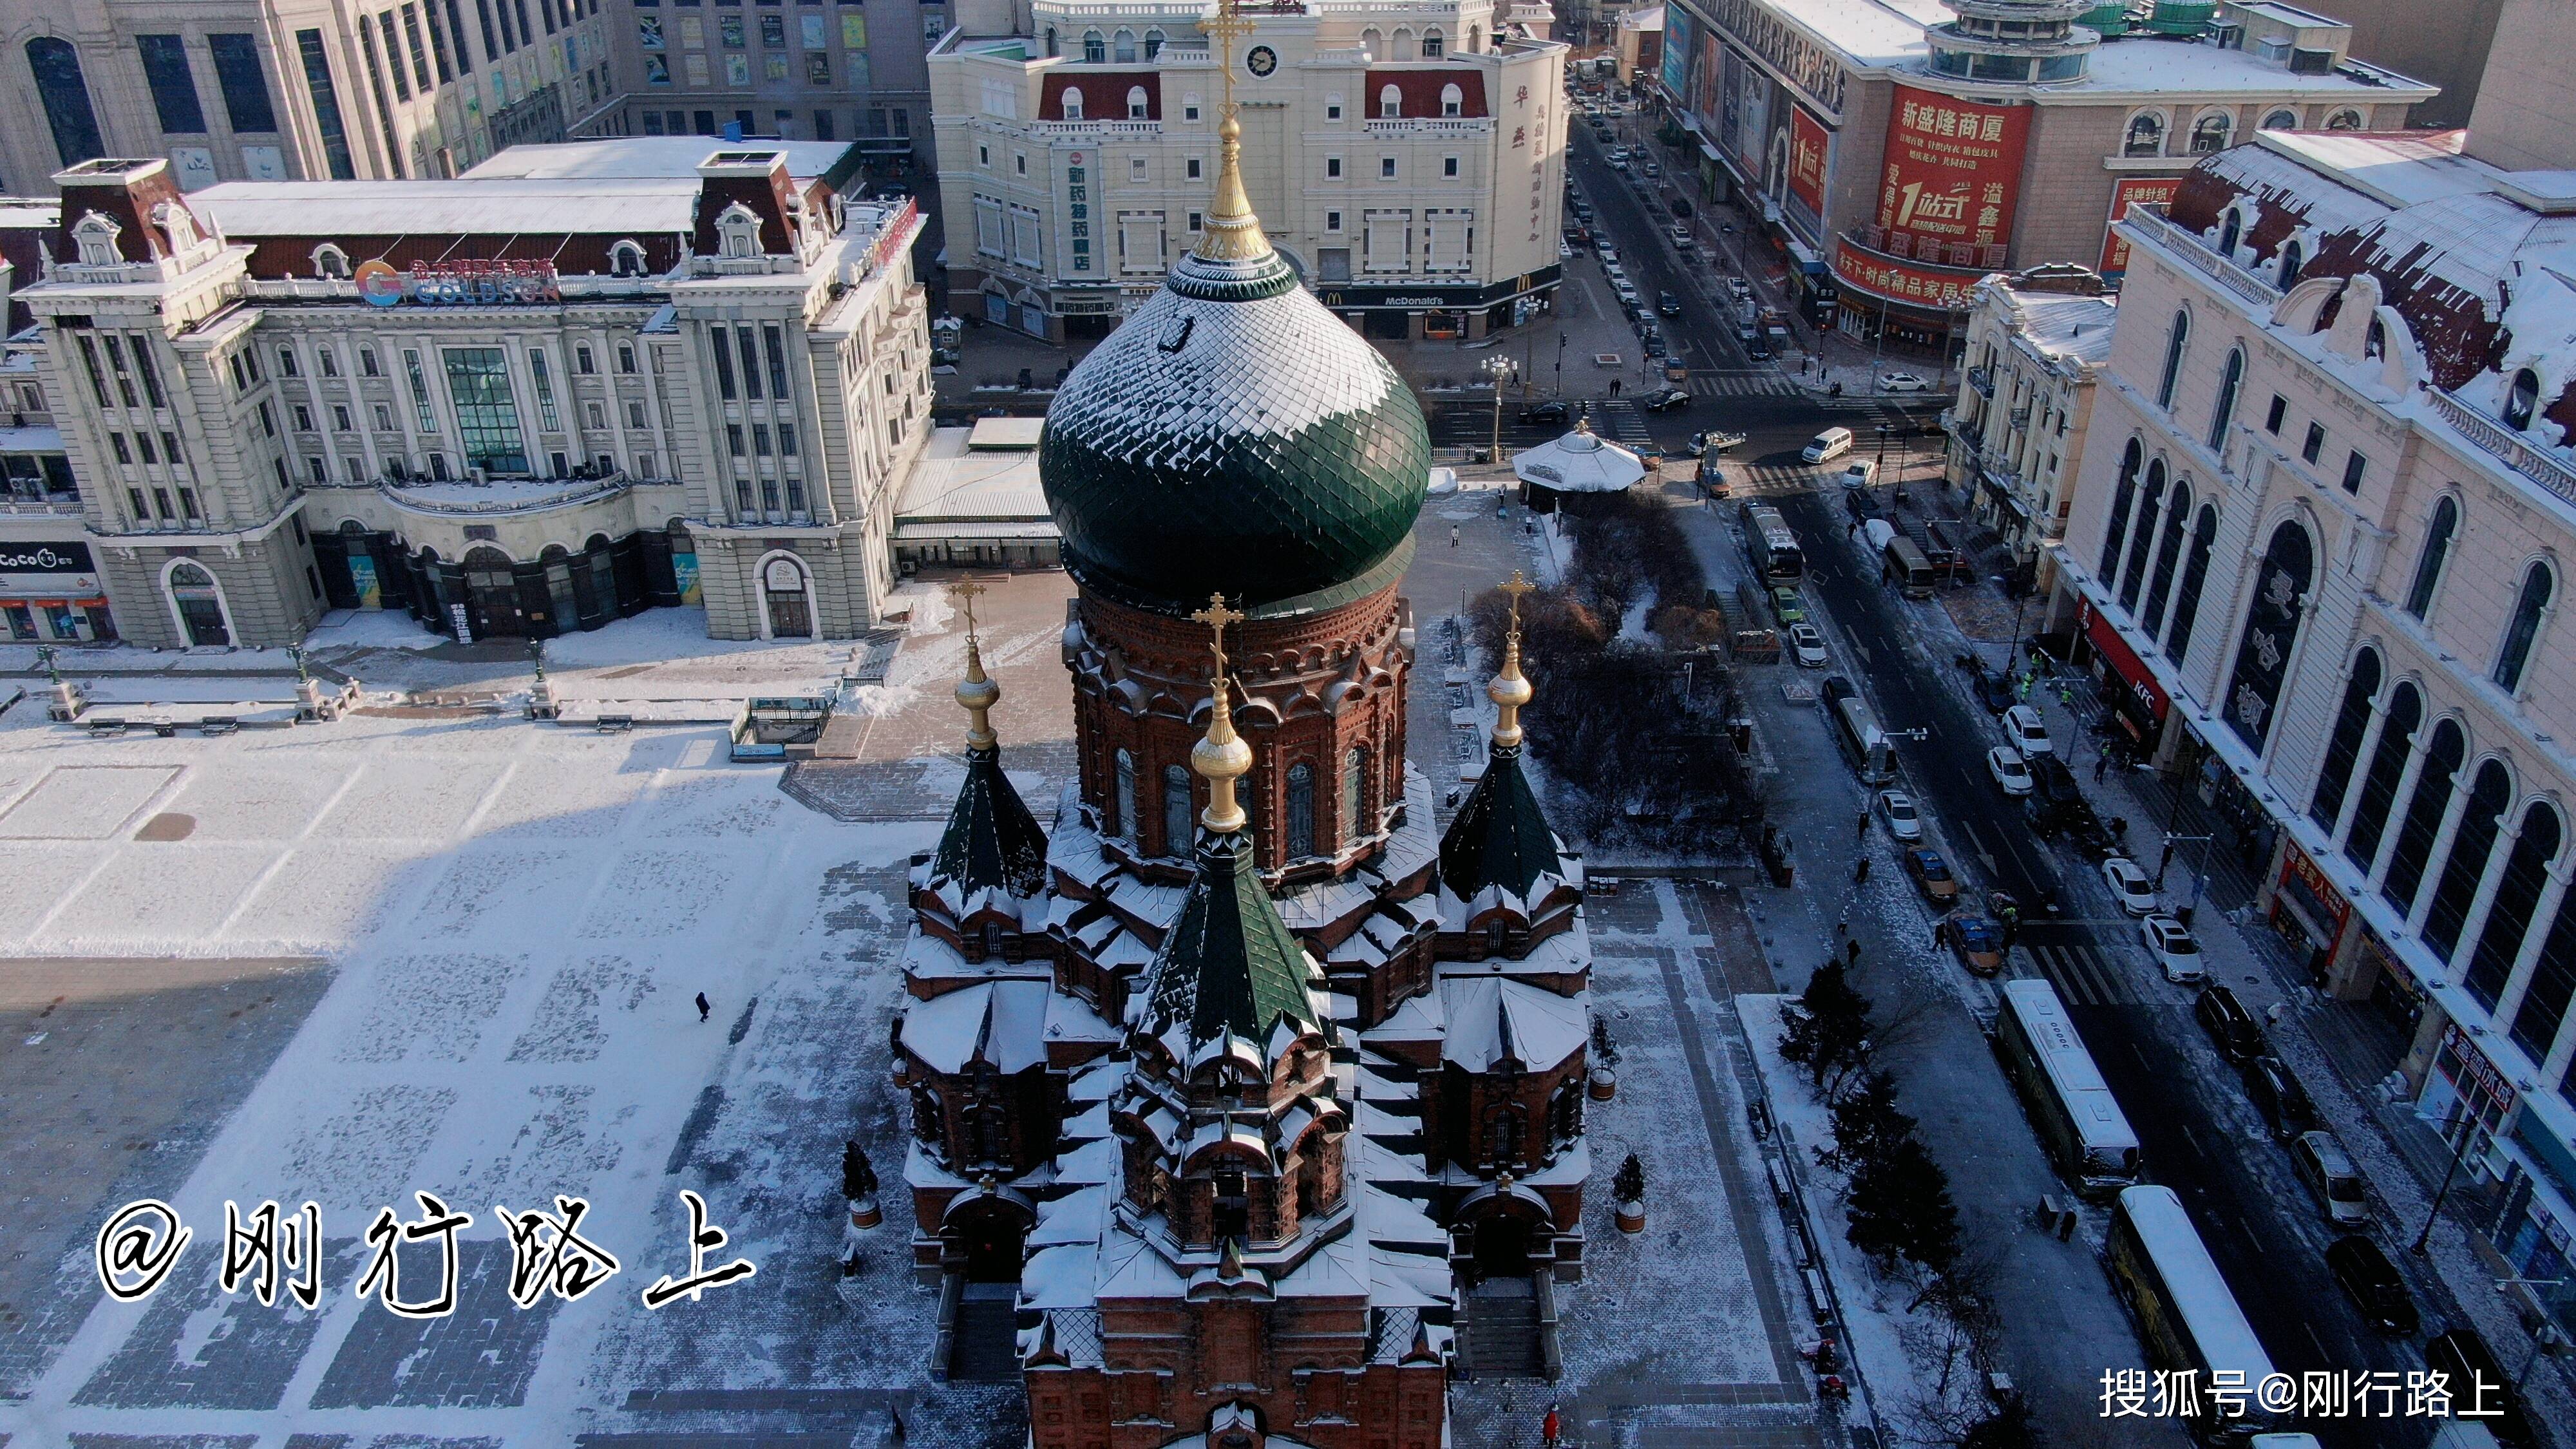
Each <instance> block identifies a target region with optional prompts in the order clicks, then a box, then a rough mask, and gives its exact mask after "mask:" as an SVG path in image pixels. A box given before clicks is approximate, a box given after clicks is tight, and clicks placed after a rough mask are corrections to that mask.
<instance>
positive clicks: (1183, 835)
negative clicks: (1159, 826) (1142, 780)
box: [1163, 765, 1190, 855]
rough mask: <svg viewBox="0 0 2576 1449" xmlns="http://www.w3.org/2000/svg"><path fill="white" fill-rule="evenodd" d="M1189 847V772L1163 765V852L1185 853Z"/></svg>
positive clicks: (1166, 853)
mask: <svg viewBox="0 0 2576 1449" xmlns="http://www.w3.org/2000/svg"><path fill="white" fill-rule="evenodd" d="M1189 849H1190V772H1189V771H1187V770H1184V769H1182V768H1181V767H1180V766H1178V765H1165V766H1164V767H1163V853H1164V854H1165V855H1186V854H1188V853H1189Z"/></svg>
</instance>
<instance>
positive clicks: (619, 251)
mask: <svg viewBox="0 0 2576 1449" xmlns="http://www.w3.org/2000/svg"><path fill="white" fill-rule="evenodd" d="M608 270H609V274H610V275H612V276H619V277H640V276H642V275H644V244H643V243H642V242H634V241H622V242H619V243H618V244H617V245H615V246H613V247H610V248H609V249H608Z"/></svg>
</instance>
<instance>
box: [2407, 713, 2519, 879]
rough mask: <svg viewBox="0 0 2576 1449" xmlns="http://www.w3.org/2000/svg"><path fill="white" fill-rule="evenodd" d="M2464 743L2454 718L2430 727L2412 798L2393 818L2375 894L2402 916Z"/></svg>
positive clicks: (2439, 824)
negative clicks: (2390, 846) (2391, 844)
mask: <svg viewBox="0 0 2576 1449" xmlns="http://www.w3.org/2000/svg"><path fill="white" fill-rule="evenodd" d="M2468 748H2469V740H2468V736H2467V735H2465V734H2463V733H2461V731H2460V723H2459V721H2457V720H2451V719H2446V720H2443V721H2442V722H2441V723H2439V724H2437V725H2435V726H2433V742H2432V743H2431V744H2430V745H2428V746H2426V747H2425V750H2424V760H2423V763H2422V764H2421V765H2420V766H2419V767H2418V768H2417V770H2416V774H2415V794H2414V797H2413V798H2412V799H2410V800H2408V801H2407V802H2406V812H2405V813H2404V814H2403V815H2401V816H2399V817H2398V821H2397V846H2396V849H2395V850H2394V851H2393V852H2391V854H2390V856H2389V861H2388V875H2387V877H2386V878H2385V879H2384V880H2382V881H2381V882H2380V886H2379V894H2380V898H2381V899H2383V900H2385V901H2387V902H2388V904H2389V905H2390V906H2391V907H2392V908H2394V909H2395V910H2396V912H2397V913H2398V914H2399V915H2401V916H2402V915H2405V914H2406V913H2407V912H2409V911H2411V910H2413V909H2414V908H2415V892H2416V889H2417V888H2418V887H2420V886H2421V885H2422V884H2423V883H2424V868H2425V866H2426V865H2427V864H2429V863H2430V861H2431V859H2432V854H2433V837H2434V836H2435V835H2437V834H2438V833H2440V831H2441V828H2442V815H2443V812H2445V811H2447V810H2449V809H2450V808H2451V778H2452V777H2453V776H2455V775H2457V774H2458V773H2459V772H2460V760H2461V758H2462V757H2463V756H2464V755H2466V754H2467V753H2468ZM2489 815H2490V817H2492V815H2493V812H2492V811H2490V812H2489Z"/></svg>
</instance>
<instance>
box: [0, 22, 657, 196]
mask: <svg viewBox="0 0 2576 1449" xmlns="http://www.w3.org/2000/svg"><path fill="white" fill-rule="evenodd" d="M67 3H68V4H69V5H70V8H69V9H68V10H65V9H62V8H60V7H58V6H42V7H38V6H22V7H19V9H18V10H17V11H16V12H15V14H16V17H17V18H16V19H15V20H14V21H13V23H12V25H11V27H10V28H9V30H8V33H7V36H6V39H5V41H0V189H16V190H18V191H34V190H36V189H38V188H40V187H41V186H43V184H44V182H45V178H47V177H48V176H51V175H52V174H53V173H54V172H56V171H58V170H61V169H63V168H65V167H68V166H74V165H77V164H79V163H80V162H83V161H89V160H94V159H97V158H100V157H108V156H120V157H145V156H150V157H159V158H160V159H162V160H164V161H167V162H168V163H169V165H170V177H171V180H172V182H173V183H174V184H175V185H177V186H178V188H179V189H180V190H182V191H195V190H197V189H199V188H201V187H205V186H211V185H213V184H214V183H216V182H218V181H241V180H251V181H291V180H324V179H333V178H336V179H340V180H349V179H353V178H371V179H389V178H403V177H414V178H417V177H445V176H454V175H456V174H458V173H459V172H461V171H464V170H465V169H467V168H468V167H471V166H473V165H474V164H475V163H477V162H479V161H481V160H483V159H484V158H485V157H487V156H490V155H491V154H492V153H493V152H495V151H498V150H500V149H502V148H503V147H506V146H511V145H515V144H518V143H520V142H527V141H560V140H563V139H564V138H566V137H568V136H583V135H595V134H610V133H614V131H615V130H616V128H617V125H618V116H617V113H616V111H615V110H614V108H613V107H612V106H611V104H610V102H611V99H612V97H613V95H614V93H615V87H614V85H613V79H612V76H611V74H610V67H609V63H608V35H609V22H608V20H607V19H606V18H605V17H604V16H603V15H602V13H601V9H600V4H599V0H384V3H375V0H370V3H368V4H365V5H337V4H329V3H324V0H199V3H192V4H189V5H187V6H184V7H180V8H177V9H174V8H173V7H171V6H168V5H156V4H150V3H146V0H67Z"/></svg>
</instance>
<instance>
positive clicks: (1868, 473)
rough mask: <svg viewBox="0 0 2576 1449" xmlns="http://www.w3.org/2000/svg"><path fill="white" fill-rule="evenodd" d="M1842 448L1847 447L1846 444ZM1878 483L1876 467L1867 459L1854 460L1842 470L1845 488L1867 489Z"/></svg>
mask: <svg viewBox="0 0 2576 1449" xmlns="http://www.w3.org/2000/svg"><path fill="white" fill-rule="evenodd" d="M1843 446H1845V447H1849V446H1851V445H1850V444H1848V443H1846V444H1844V445H1843ZM1877 481H1878V465H1877V464H1876V463H1873V462H1871V461H1870V460H1869V459H1867V458H1854V459H1853V460H1852V461H1851V462H1850V463H1849V464H1847V465H1845V467H1844V468H1843V486H1844V487H1845V488H1867V487H1869V486H1870V485H1872V484H1874V483H1876V482H1877Z"/></svg>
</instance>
